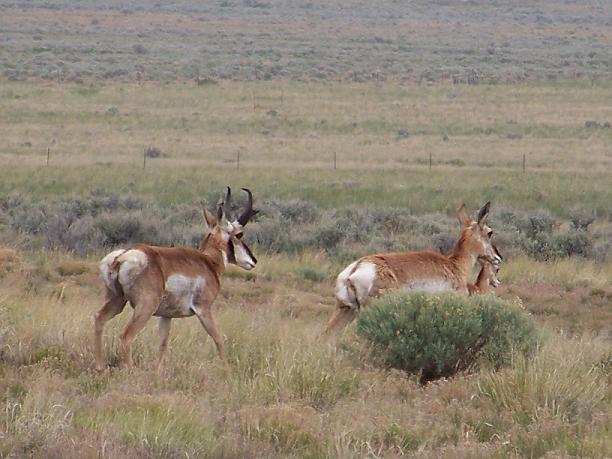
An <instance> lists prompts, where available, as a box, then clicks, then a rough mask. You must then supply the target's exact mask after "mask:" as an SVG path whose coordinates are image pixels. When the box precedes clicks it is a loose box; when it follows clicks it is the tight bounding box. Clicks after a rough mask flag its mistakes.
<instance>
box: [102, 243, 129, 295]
mask: <svg viewBox="0 0 612 459" xmlns="http://www.w3.org/2000/svg"><path fill="white" fill-rule="evenodd" d="M125 252H126V251H125V250H124V249H120V250H114V251H113V252H111V253H109V254H108V255H106V256H105V257H104V258H102V260H101V261H100V275H101V276H102V280H103V281H104V284H105V285H106V288H108V289H109V290H110V291H111V292H113V293H116V294H123V289H122V288H121V284H120V283H119V268H120V267H121V262H120V261H119V260H118V258H119V257H120V256H121V255H123V254H124V253H125Z"/></svg>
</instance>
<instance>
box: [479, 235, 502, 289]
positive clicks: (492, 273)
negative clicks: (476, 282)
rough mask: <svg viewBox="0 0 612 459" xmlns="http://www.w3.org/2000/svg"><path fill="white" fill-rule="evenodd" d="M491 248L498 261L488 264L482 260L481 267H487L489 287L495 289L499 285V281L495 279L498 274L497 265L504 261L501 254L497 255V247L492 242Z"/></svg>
mask: <svg viewBox="0 0 612 459" xmlns="http://www.w3.org/2000/svg"><path fill="white" fill-rule="evenodd" d="M491 247H492V248H493V252H494V253H495V255H497V256H498V257H499V261H498V262H497V263H490V262H488V261H486V260H483V266H485V267H487V270H488V272H489V285H490V286H491V287H493V288H497V287H499V286H500V285H501V282H500V280H499V279H498V278H497V273H498V272H499V264H500V263H501V261H502V260H503V259H504V257H502V255H501V253H499V250H498V249H497V246H496V245H495V244H493V243H492V242H491ZM485 263H486V264H485ZM487 265H488V266H487Z"/></svg>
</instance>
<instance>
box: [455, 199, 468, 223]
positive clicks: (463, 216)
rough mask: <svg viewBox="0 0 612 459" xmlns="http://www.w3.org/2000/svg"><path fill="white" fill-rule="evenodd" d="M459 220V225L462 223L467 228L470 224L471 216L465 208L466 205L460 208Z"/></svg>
mask: <svg viewBox="0 0 612 459" xmlns="http://www.w3.org/2000/svg"><path fill="white" fill-rule="evenodd" d="M457 218H458V219H459V223H461V226H467V225H468V224H469V223H470V221H471V219H470V215H469V214H468V211H467V207H465V204H462V205H461V207H460V208H459V212H457Z"/></svg>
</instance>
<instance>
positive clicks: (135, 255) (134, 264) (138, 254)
mask: <svg viewBox="0 0 612 459" xmlns="http://www.w3.org/2000/svg"><path fill="white" fill-rule="evenodd" d="M118 261H119V263H121V266H120V267H119V283H120V284H121V286H122V287H123V291H125V292H127V291H129V290H130V288H131V287H132V285H133V284H134V281H136V279H137V278H138V276H140V274H141V273H142V272H143V271H144V270H145V269H146V267H147V265H148V264H149V260H148V259H147V255H146V254H145V253H144V252H143V251H142V250H137V249H131V250H128V251H126V252H125V253H123V254H121V255H119V257H118Z"/></svg>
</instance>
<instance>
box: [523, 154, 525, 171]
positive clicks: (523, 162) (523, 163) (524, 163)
mask: <svg viewBox="0 0 612 459" xmlns="http://www.w3.org/2000/svg"><path fill="white" fill-rule="evenodd" d="M524 173H525V153H523V174H524Z"/></svg>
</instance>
